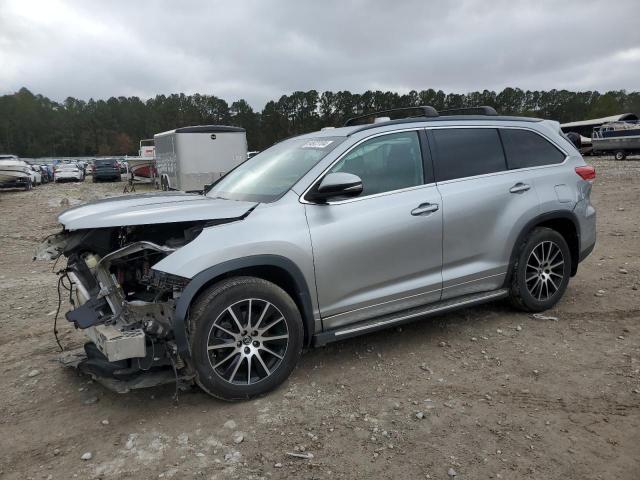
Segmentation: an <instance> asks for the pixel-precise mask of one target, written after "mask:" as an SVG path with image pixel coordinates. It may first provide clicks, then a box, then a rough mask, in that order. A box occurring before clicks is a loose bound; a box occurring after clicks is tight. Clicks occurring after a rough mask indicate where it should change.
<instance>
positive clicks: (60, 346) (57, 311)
mask: <svg viewBox="0 0 640 480" xmlns="http://www.w3.org/2000/svg"><path fill="white" fill-rule="evenodd" d="M61 285H62V276H60V277H58V308H57V309H56V316H55V317H53V336H54V337H55V338H56V343H57V344H58V347H59V348H60V351H61V352H64V348H62V344H61V343H60V338H58V315H59V313H60V307H61V306H62V294H61V293H60V287H61Z"/></svg>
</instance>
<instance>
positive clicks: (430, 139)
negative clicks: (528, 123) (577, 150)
mask: <svg viewBox="0 0 640 480" xmlns="http://www.w3.org/2000/svg"><path fill="white" fill-rule="evenodd" d="M453 128H493V129H501V128H509V129H512V130H526V131H529V132H533V133H536V134H538V135H540V136H541V137H542V138H544V139H545V140H547V141H548V142H549V143H551V144H552V145H553V146H554V147H556V148H557V149H558V150H560V152H561V153H562V154H563V155H564V156H565V157H564V160H563V161H562V163H553V164H550V165H539V166H536V167H524V168H514V169H512V170H509V169H508V165H507V169H506V170H503V171H500V172H492V173H483V174H480V175H473V176H471V177H460V178H452V179H451V180H442V181H440V182H438V181H434V182H435V184H447V183H453V182H463V181H466V180H470V179H476V178H483V177H488V176H494V175H504V174H507V173H511V172H516V171H528V170H535V169H539V168H549V167H559V166H562V165H565V164H566V163H567V160H568V159H569V157H570V154H568V153H567V152H566V150H565V149H564V148H562V147H561V146H560V145H558V143H557V142H555V141H554V140H553V139H551V138H549V137H548V136H546V135H545V134H544V133H543V132H539V131H538V130H535V129H533V128H527V127H524V126H520V125H446V126H440V125H435V126H429V127H424V130H425V131H426V134H427V139H428V143H429V145H435V140H434V138H433V134H432V133H431V131H432V130H445V129H446V130H450V129H453ZM500 141H501V142H502V138H501V139H500ZM430 152H431V156H432V159H433V168H434V170H433V172H434V174H435V156H436V154H435V153H434V152H433V150H431V149H430ZM503 153H504V157H505V162H507V156H506V153H505V152H504V146H503Z"/></svg>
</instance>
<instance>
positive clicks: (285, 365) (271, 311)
mask: <svg viewBox="0 0 640 480" xmlns="http://www.w3.org/2000/svg"><path fill="white" fill-rule="evenodd" d="M303 337H304V331H303V326H302V318H301V316H300V312H299V310H298V307H297V306H296V304H295V302H294V301H293V300H292V299H291V297H290V296H289V295H288V294H287V293H286V292H285V291H284V290H282V289H281V288H280V287H278V286H277V285H275V284H273V283H271V282H268V281H266V280H262V279H260V278H255V277H236V278H230V279H227V280H223V281H221V282H220V283H218V284H215V285H213V286H212V287H210V288H209V289H207V290H206V291H205V292H204V293H202V294H201V295H200V297H199V298H198V300H197V301H196V302H195V303H194V305H192V307H191V313H190V343H191V351H192V358H193V360H194V363H195V365H194V366H195V370H196V382H197V383H198V385H200V387H201V388H202V389H203V390H204V391H205V392H207V393H209V394H210V395H212V396H214V397H217V398H221V399H223V400H244V399H248V398H251V397H254V396H257V395H261V394H264V393H266V392H268V391H270V390H273V389H274V388H276V387H277V386H278V385H280V384H281V383H282V382H283V381H284V380H286V378H287V377H288V376H289V375H290V374H291V372H292V371H293V369H294V368H295V366H296V364H297V363H298V360H299V358H300V355H301V354H302V345H303Z"/></svg>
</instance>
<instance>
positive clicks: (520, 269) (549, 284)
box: [510, 227, 571, 312]
mask: <svg viewBox="0 0 640 480" xmlns="http://www.w3.org/2000/svg"><path fill="white" fill-rule="evenodd" d="M570 275H571V253H570V251H569V246H568V245H567V242H566V240H565V239H564V237H563V236H562V235H560V233H558V232H556V231H555V230H552V229H550V228H545V227H538V228H536V229H534V230H533V231H532V232H531V234H530V235H529V236H528V237H527V239H526V241H525V243H524V245H523V246H522V248H521V250H520V254H519V255H518V259H517V261H516V264H515V265H514V266H513V271H512V275H511V292H510V299H511V302H512V303H513V305H514V306H515V307H516V308H518V309H520V310H524V311H526V312H542V311H544V310H547V309H549V308H551V307H553V306H554V305H555V304H556V303H557V302H558V300H560V298H562V295H563V294H564V292H565V290H566V289H567V285H568V284H569V277H570Z"/></svg>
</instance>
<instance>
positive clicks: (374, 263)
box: [305, 130, 442, 329]
mask: <svg viewBox="0 0 640 480" xmlns="http://www.w3.org/2000/svg"><path fill="white" fill-rule="evenodd" d="M423 134H424V132H420V131H418V130H412V131H403V132H389V133H384V134H381V135H378V136H375V137H373V138H370V139H367V140H364V141H362V142H360V143H359V144H356V145H355V146H354V147H353V148H352V149H351V150H350V151H348V152H347V153H346V154H345V155H343V156H342V157H341V158H340V159H338V160H337V162H336V163H334V165H333V166H332V167H330V168H329V170H328V171H327V172H325V175H326V174H328V173H334V172H347V173H352V174H355V175H357V176H359V177H360V178H361V179H362V184H363V192H362V193H361V194H360V195H359V196H358V197H355V198H350V199H339V200H336V201H329V202H327V203H326V204H314V203H310V202H307V203H306V204H305V209H306V215H307V222H308V225H309V230H310V234H311V241H312V248H313V257H314V265H315V273H316V285H317V293H318V303H319V307H320V314H321V317H322V321H323V327H324V328H325V329H333V328H337V327H340V326H343V325H347V324H351V323H355V322H359V321H363V320H367V319H369V318H373V317H377V316H380V315H385V314H389V313H393V312H397V311H401V310H405V309H407V308H411V307H415V306H419V305H423V304H427V303H431V302H434V301H438V300H439V299H440V295H441V291H442V211H441V208H440V203H441V200H440V194H439V192H438V189H437V188H436V186H435V183H434V182H433V172H432V171H431V166H430V161H425V159H426V156H423V150H424V149H423V145H424V141H425V139H426V136H425V137H422V138H421V135H423ZM320 180H321V179H320Z"/></svg>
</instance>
